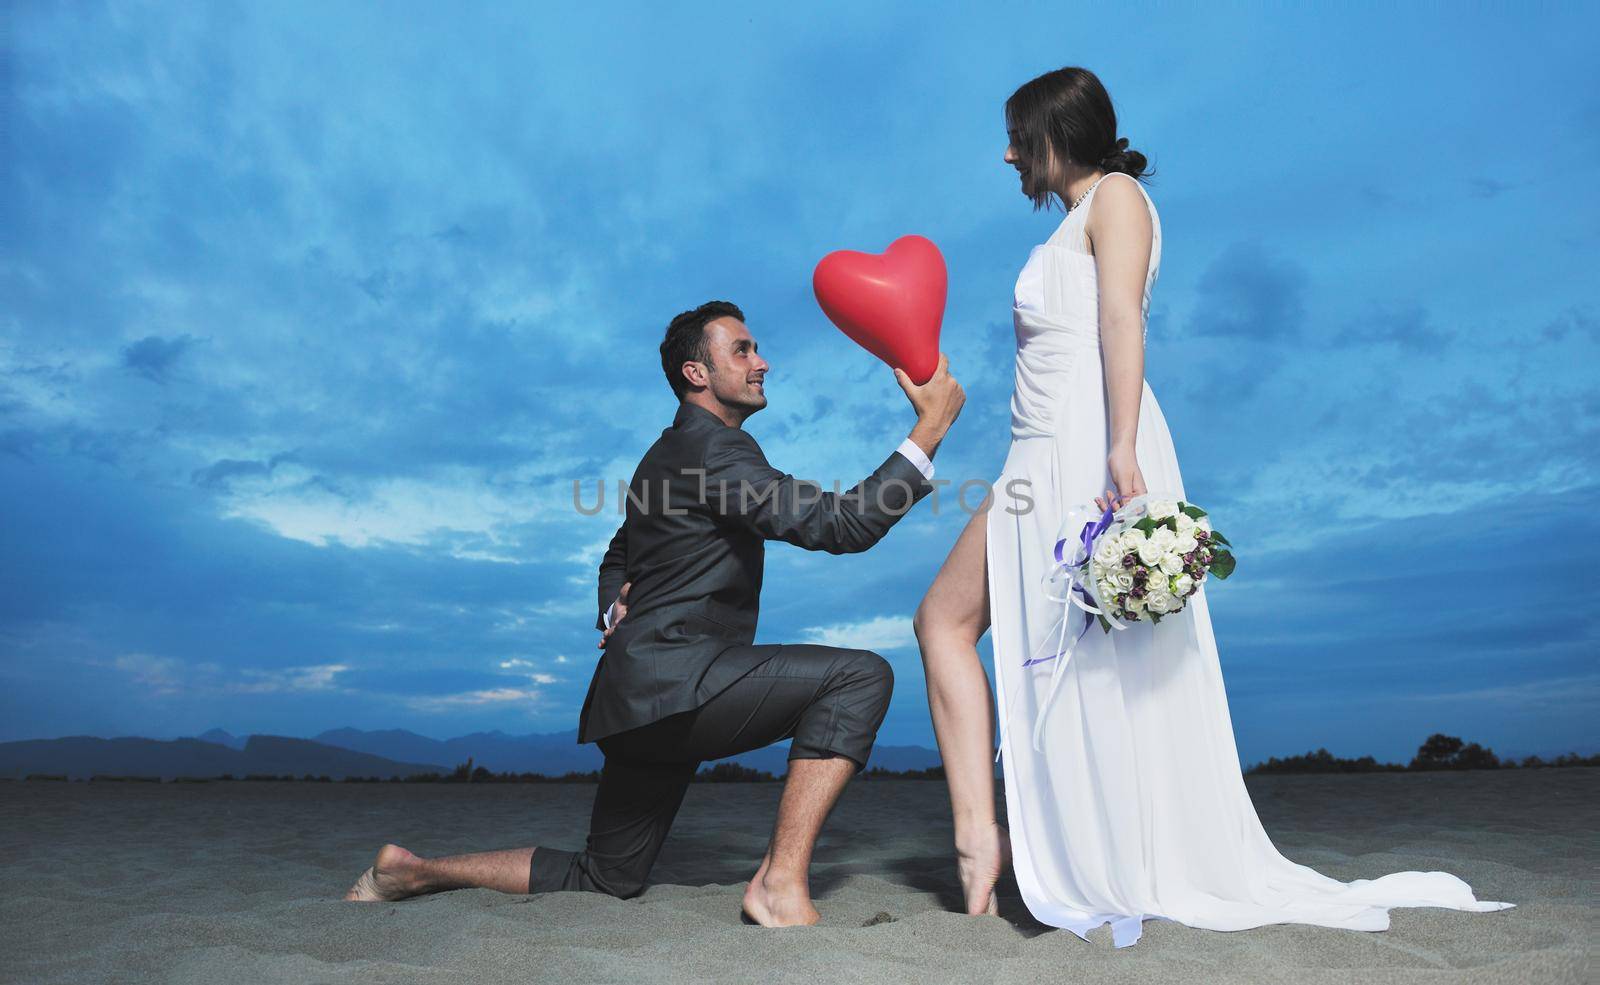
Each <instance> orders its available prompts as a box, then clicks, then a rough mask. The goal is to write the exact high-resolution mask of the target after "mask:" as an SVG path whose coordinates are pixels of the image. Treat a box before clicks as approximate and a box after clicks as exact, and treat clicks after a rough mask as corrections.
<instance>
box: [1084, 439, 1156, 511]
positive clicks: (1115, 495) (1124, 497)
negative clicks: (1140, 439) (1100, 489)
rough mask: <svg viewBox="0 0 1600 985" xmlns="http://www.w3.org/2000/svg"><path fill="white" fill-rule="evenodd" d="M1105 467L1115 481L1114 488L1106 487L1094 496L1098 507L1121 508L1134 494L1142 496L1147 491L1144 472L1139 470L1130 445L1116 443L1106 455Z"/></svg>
mask: <svg viewBox="0 0 1600 985" xmlns="http://www.w3.org/2000/svg"><path fill="white" fill-rule="evenodd" d="M1106 468H1107V469H1108V470H1110V472H1111V481H1112V482H1114V483H1116V485H1117V488H1116V489H1107V490H1106V491H1105V494H1104V495H1103V496H1096V497H1095V498H1094V505H1096V506H1098V507H1099V508H1100V509H1102V510H1103V509H1105V508H1106V507H1108V506H1109V507H1110V508H1111V509H1114V510H1115V509H1121V508H1122V506H1123V504H1125V503H1127V502H1128V500H1130V499H1132V498H1133V497H1135V496H1143V495H1144V494H1145V493H1147V492H1149V490H1148V489H1146V488H1145V487H1144V473H1143V472H1140V471H1139V459H1138V457H1137V456H1136V455H1134V453H1133V446H1132V445H1117V446H1115V447H1113V448H1112V449H1111V454H1110V455H1107V456H1106Z"/></svg>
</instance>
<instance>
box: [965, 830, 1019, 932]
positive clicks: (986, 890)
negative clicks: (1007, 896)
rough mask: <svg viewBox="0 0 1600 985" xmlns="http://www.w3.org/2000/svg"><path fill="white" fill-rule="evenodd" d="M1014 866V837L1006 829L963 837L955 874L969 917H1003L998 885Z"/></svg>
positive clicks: (982, 831) (980, 831) (985, 831)
mask: <svg viewBox="0 0 1600 985" xmlns="http://www.w3.org/2000/svg"><path fill="white" fill-rule="evenodd" d="M1010 864H1011V836H1010V835H1009V834H1008V833H1007V832H1006V829H1005V828H1002V827H1000V825H998V824H991V825H988V826H986V827H985V828H983V829H981V830H979V831H978V832H976V833H974V834H972V835H963V836H962V838H961V839H959V840H958V842H957V844H956V871H957V873H958V874H959V875H960V876H961V891H962V893H963V895H965V896H966V902H967V913H969V914H971V915H972V916H981V915H985V914H987V915H988V916H991V917H993V916H999V915H1000V901H999V899H998V898H997V897H996V896H995V891H994V887H995V883H997V882H999V881H1000V873H1001V872H1003V871H1005V867H1006V866H1007V865H1010Z"/></svg>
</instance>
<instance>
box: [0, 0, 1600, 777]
mask: <svg viewBox="0 0 1600 985" xmlns="http://www.w3.org/2000/svg"><path fill="white" fill-rule="evenodd" d="M564 6H568V7H572V8H574V9H568V10H561V9H557V6H556V5H539V6H538V7H535V6H534V5H525V9H523V10H521V11H520V12H513V11H511V10H509V9H507V8H506V7H503V6H501V5H489V4H481V5H475V4H458V5H449V6H448V7H441V6H439V5H424V4H383V5H376V4H374V5H356V4H335V5H325V4H323V5H310V4H306V5H292V4H270V5H224V4H211V5H204V6H202V5H182V6H181V7H172V6H171V5H150V6H140V5H123V4H114V5H107V6H85V5H72V6H66V5H46V4H31V3H29V4H19V5H12V6H10V7H9V8H8V13H7V16H8V17H9V19H10V21H11V25H10V30H9V37H8V38H7V39H6V42H5V43H6V44H7V46H8V49H9V50H8V51H7V53H6V56H7V64H8V76H7V79H6V92H5V100H6V106H5V115H6V118H7V119H8V121H9V123H8V128H7V130H8V132H7V133H6V134H5V137H4V140H5V145H4V154H5V172H6V180H5V181H4V183H3V187H0V196H3V197H4V201H3V210H4V214H5V215H6V217H7V218H6V221H5V222H4V224H3V228H0V237H3V242H4V255H3V257H0V298H3V309H0V516H3V517H4V519H3V521H0V572H3V574H0V577H3V580H4V582H3V585H0V739H15V738H25V737H38V736H53V735H64V734H98V735H119V734H145V735H157V736H177V735H183V734H194V733H196V732H199V731H201V730H203V729H206V728H208V727H211V726H215V725H220V726H223V727H225V728H228V729H230V730H232V731H235V732H249V731H261V732H277V733H282V734H310V733H314V732H316V731H320V730H322V729H325V728H331V727H336V726H344V725H353V726H357V727H363V728H385V727H404V728H410V729H413V730H415V731H419V732H423V733H425V734H430V735H435V736H446V735H453V734H460V733H463V732H469V731H476V730H485V729H494V728H499V729H504V730H506V731H512V732H528V731H556V730H561V729H569V728H572V727H574V726H575V723H576V715H577V708H578V705H579V704H580V702H581V700H582V697H583V694H584V691H585V689H586V687H587V683H588V679H589V674H590V671H591V668H592V666H593V662H594V659H595V656H596V653H597V651H596V650H595V649H594V640H595V634H594V632H593V631H592V629H591V628H590V627H591V625H592V623H593V618H594V614H593V611H592V608H593V604H594V574H595V566H596V564H597V563H598V561H599V557H600V553H601V551H602V550H603V548H604V545H605V542H606V540H607V539H608V538H609V536H610V534H611V532H612V530H613V528H614V526H615V523H616V517H615V516H614V515H613V514H611V513H610V512H607V513H604V514H602V515H599V516H592V517H591V516H583V515H581V514H579V513H577V512H575V511H574V510H573V508H572V492H571V483H572V481H573V480H574V479H579V478H586V479H593V478H595V477H609V478H611V479H613V480H614V479H615V478H616V477H622V478H626V477H627V476H628V475H629V474H630V473H631V472H632V468H633V465H634V464H635V463H636V461H637V459H638V457H639V456H640V455H641V454H642V453H643V451H644V450H645V448H646V447H648V445H649V443H650V442H651V441H652V440H653V439H654V437H655V435H656V434H657V433H659V430H660V428H662V427H664V426H666V424H667V423H668V422H669V421H670V419H671V417H672V413H673V410H674V402H673V397H672V394H671V391H670V390H669V389H668V387H667V385H666V383H665V381H664V380H663V379H662V378H661V374H660V365H659V360H658V357H657V354H656V345H657V343H658V342H659V339H660V334H661V331H662V328H663V327H664V325H665V323H666V321H667V320H668V319H669V318H670V317H671V316H672V315H673V314H674V313H676V312H678V311H680V310H683V309H685V308H688V307H691V306H693V305H694V304H696V303H698V302H700V301H702V300H705V299H708V298H712V297H726V298H731V299H733V300H735V301H737V302H738V303H739V304H741V305H742V306H743V307H744V308H745V310H746V312H747V314H748V315H749V324H750V326H751V328H752V331H753V332H754V333H755V334H756V336H757V338H758V339H759V340H760V342H761V347H762V352H763V354H764V355H766V356H767V357H768V358H769V359H770V361H771V362H772V365H773V368H772V372H771V375H770V377H769V388H768V389H769V396H770V399H771V406H770V407H769V408H768V409H767V410H766V411H764V412H763V413H761V414H760V415H758V416H757V417H756V418H754V419H752V420H751V421H750V423H749V429H750V431H751V432H752V433H753V434H754V435H756V437H757V438H758V440H760V441H761V442H762V445H763V447H764V448H765V450H766V451H767V454H768V457H769V458H770V459H772V460H773V462H774V463H775V464H777V465H778V466H779V467H781V468H784V469H786V470H788V471H790V472H794V473H796V474H799V475H802V476H806V477H812V478H817V479H823V480H831V479H833V478H839V479H841V480H843V481H844V482H845V484H847V485H848V484H849V483H850V482H852V481H854V480H855V479H857V478H859V477H860V476H862V475H864V474H866V473H867V472H868V471H870V470H871V469H872V468H873V467H874V466H876V465H877V463H878V462H880V461H881V460H882V459H883V457H884V456H885V455H886V454H888V452H889V450H890V449H892V448H893V447H894V446H895V445H896V444H897V443H898V442H899V441H900V439H901V438H902V437H904V435H905V433H906V432H907V430H908V429H909V427H910V425H911V423H912V420H911V414H910V411H909V408H908V407H907V405H906V404H905V402H904V398H903V397H902V396H901V395H900V393H899V390H898V388H897V387H896V386H895V383H894V381H893V378H892V376H891V375H890V374H889V373H888V371H887V370H886V369H884V368H883V367H882V366H881V365H880V364H878V363H876V362H875V361H873V360H872V359H871V358H870V357H868V356H867V355H866V354H864V353H863V352H861V351H860V350H858V349H856V348H855V347H854V346H853V345H852V344H851V343H849V342H848V341H847V340H846V339H845V338H844V337H843V336H842V335H840V334H839V333H838V332H837V331H835V330H834V329H833V328H832V327H831V326H830V325H829V324H828V323H827V322H826V320H825V319H824V318H823V316H822V315H821V313H820V312H819V311H818V309H817V307H816V305H815V302H814V300H813V299H812V297H811V293H810V272H811V268H812V266H813V265H814V264H815V262H816V260H817V259H818V258H820V257H821V256H822V255H823V254H824V253H826V252H828V251H829V250H833V249H839V248H855V249H869V250H877V249H881V248H882V247H883V246H884V245H886V244H887V243H888V242H889V241H890V240H892V239H894V238H895V237H897V236H899V235H902V234H904V233H908V232H917V233H921V234H923V235H926V236H928V237H930V238H932V239H933V240H934V241H935V242H937V243H938V244H939V245H940V246H941V248H942V249H943V250H944V253H945V256H946V259H947V261H948V263H949V268H950V299H949V305H948V311H947V314H946V318H945V325H944V348H945V349H946V350H947V351H948V352H949V353H950V355H951V359H952V366H953V368H954V370H955V372H956V374H957V375H958V377H959V378H960V379H961V380H962V382H963V383H964V384H965V385H966V388H967V392H968V404H967V408H966V410H965V412H964V413H963V415H962V418H961V420H960V422H959V423H958V424H957V427H956V430H955V431H954V432H953V433H952V435H951V437H950V438H949V440H948V441H947V442H946V443H945V446H944V447H943V448H942V449H941V451H940V453H939V457H938V460H937V465H938V468H939V474H940V475H941V477H946V478H950V479H953V480H955V481H956V482H960V481H964V480H966V479H983V480H988V479H992V478H993V477H994V476H995V475H997V474H998V472H999V468H1000V465H1001V463H1002V461H1003V460H1004V456H1005V451H1006V443H1007V441H1008V419H1009V418H1008V400H1009V392H1010V385H1011V372H1012V354H1013V342H1012V337H1011V323H1010V310H1009V309H1010V292H1011V288H1012V284H1013V281H1014V279H1015V277H1016V273H1017V270H1018V269H1019V267H1020V265H1021V263H1022V261H1023V260H1024V259H1025V258H1026V256H1027V253H1028V250H1029V248H1030V247H1031V246H1032V245H1033V244H1034V243H1037V242H1039V241H1041V240H1043V239H1044V238H1045V237H1046V236H1048V235H1049V233H1050V232H1051V231H1052V230H1053V228H1054V227H1055V224H1056V223H1057V222H1058V221H1059V219H1060V216H1059V214H1054V215H1051V214H1036V213H1034V212H1033V211H1032V210H1031V209H1030V207H1029V205H1028V203H1027V201H1026V200H1025V199H1024V198H1023V197H1022V196H1021V195H1020V194H1019V193H1018V191H1017V185H1016V180H1015V176H1014V173H1013V172H1012V171H1011V169H1010V168H1009V167H1007V166H1006V165H1004V164H1003V163H1002V161H1001V153H1002V152H1003V150H1004V145H1005V133H1004V126H1003V121H1002V116H1001V107H1002V105H1003V103H1004V101H1005V98H1006V97H1007V96H1008V95H1009V94H1010V92H1011V91H1012V90H1013V89H1014V88H1015V87H1016V86H1017V85H1019V84H1021V83H1022V82H1024V81H1026V80H1027V79H1029V78H1031V77H1033V76H1034V75H1037V74H1038V73H1040V72H1043V71H1047V70H1049V69H1052V68H1056V67H1059V66H1061V65H1068V64H1081V65H1086V66H1089V67H1091V68H1093V69H1094V70H1095V71H1096V72H1097V73H1099V74H1100V76H1101V78H1102V79H1103V80H1104V81H1105V82H1106V84H1107V86H1108V88H1109V89H1110V91H1111V93H1112V96H1113V98H1114V99H1115V101H1116V103H1117V108H1118V112H1119V116H1120V122H1121V132H1122V133H1123V134H1124V135H1126V136H1128V137H1129V139H1130V141H1131V142H1132V144H1133V146H1135V147H1137V148H1140V149H1141V150H1143V151H1145V153H1146V154H1148V155H1149V156H1150V157H1151V159H1152V160H1153V161H1154V163H1155V166H1156V169H1157V174H1156V178H1155V180H1154V181H1153V183H1152V184H1151V185H1150V186H1149V188H1150V192H1151V194H1152V196H1153V198H1154V200H1155V202H1156V204H1157V206H1158V207H1159V208H1160V210H1161V217H1162V224H1163V231H1164V256H1163V263H1162V272H1161V278H1160V282H1159V283H1158V284H1157V286H1156V290H1155V296H1154V300H1153V303H1152V312H1151V323H1150V337H1149V351H1148V354H1147V362H1148V365H1147V374H1148V377H1149V379H1150V381H1151V385H1152V388H1153V389H1154V390H1155V392H1156V394H1157V396H1158V399H1159V400H1160V401H1161V403H1162V406H1163V409H1164V411H1165V413H1166V416H1167V419H1168V421H1169V423H1170V424H1171V427H1172V430H1173V432H1174V437H1175V441H1176V443H1177V446H1178V454H1179V458H1180V461H1181V462H1182V465H1183V469H1184V477H1185V483H1186V485H1187V487H1188V490H1189V493H1190V495H1191V496H1192V497H1193V498H1194V499H1195V500H1196V501H1198V502H1201V503H1202V504H1204V505H1205V506H1207V507H1208V508H1209V509H1211V510H1212V511H1213V513H1214V515H1215V517H1216V519H1217V521H1218V524H1219V526H1221V527H1222V528H1223V529H1224V530H1226V531H1227V532H1228V534H1229V535H1230V537H1231V538H1232V539H1233V541H1234V542H1235V544H1236V545H1237V546H1238V549H1239V554H1240V558H1241V561H1240V568H1239V572H1238V574H1237V575H1236V576H1235V577H1234V578H1233V579H1231V580H1229V581H1228V582H1227V583H1226V584H1221V585H1218V586H1216V587H1215V588H1214V590H1212V591H1211V592H1210V593H1209V594H1210V598H1211V601H1212V612H1213V616H1214V621H1215V627H1216V632H1217V637H1218V641H1219V645H1220V649H1221V655H1222V662H1223V668H1224V672H1225V675H1226V679H1227V683H1228V689H1229V695H1230V699H1231V711H1232V716H1233V722H1234V726H1235V729H1236V730H1237V733H1238V736H1239V742H1240V747H1241V754H1242V755H1243V757H1244V758H1245V759H1247V760H1256V759H1260V758H1264V757H1265V756H1268V755H1272V754H1287V753H1294V752H1299V751H1303V750H1305V749H1307V748H1311V747H1315V746H1326V747H1328V748H1330V749H1332V750H1334V751H1335V752H1338V753H1341V754H1364V753H1373V754H1376V755H1378V756H1380V757H1394V758H1399V757H1404V756H1407V755H1409V753H1410V752H1411V751H1412V750H1413V749H1414V748H1415V746H1416V745H1417V744H1418V743H1419V742H1420V741H1421V739H1422V738H1423V737H1425V736H1426V735H1427V734H1429V733H1430V732H1434V731H1447V732H1451V733H1454V734H1459V735H1463V736H1465V737H1467V738H1469V739H1472V740H1476V741H1480V742H1485V743H1487V744H1490V745H1492V746H1494V747H1495V748H1496V749H1500V750H1502V751H1510V752H1517V753H1526V752H1552V751H1564V750H1567V749H1572V748H1579V749H1585V750H1590V749H1593V748H1595V746H1596V741H1595V739H1596V734H1595V729H1594V726H1593V722H1594V721H1596V720H1597V712H1600V666H1597V660H1596V657H1597V654H1600V619H1597V612H1600V603H1597V596H1596V592H1595V589H1594V588H1593V587H1592V583H1593V578H1592V576H1590V575H1587V574H1585V573H1584V572H1585V571H1586V570H1587V566H1588V564H1589V563H1592V555H1591V550H1590V548H1591V546H1592V545H1593V544H1594V543H1595V542H1596V537H1597V536H1600V522H1597V521H1596V518H1595V509H1596V506H1597V505H1600V504H1597V500H1600V496H1597V492H1600V451H1597V448H1600V435H1597V431H1600V428H1597V423H1596V422H1597V418H1600V395H1597V391H1596V371H1595V369H1594V367H1595V365H1597V362H1596V360H1597V357H1600V298H1597V296H1596V292H1595V288H1594V280H1593V269H1594V267H1595V266H1596V261H1597V259H1600V193H1597V191H1596V184H1597V181H1600V68H1597V66H1600V58H1596V57H1595V56H1596V51H1595V48H1594V43H1593V40H1592V39H1593V37H1594V36H1595V35H1596V34H1597V33H1600V17H1597V16H1596V14H1595V12H1594V11H1593V9H1592V8H1591V9H1584V8H1582V7H1579V6H1577V5H1573V6H1570V7H1566V8H1562V7H1559V6H1542V7H1540V8H1539V13H1538V14H1537V15H1533V14H1519V13H1518V12H1517V9H1516V8H1511V7H1507V6H1505V5H1494V6H1491V7H1483V8H1470V7H1465V6H1450V7H1446V6H1439V5H1427V6H1426V7H1422V6H1419V7H1415V8H1412V9H1410V10H1407V9H1405V8H1399V9H1397V8H1394V7H1392V6H1387V5H1373V6H1371V7H1362V6H1359V5H1355V6H1345V5H1341V6H1340V7H1339V8H1338V10H1337V12H1335V11H1333V10H1332V9H1331V8H1329V9H1324V10H1316V9H1306V10H1293V9H1279V8H1278V7H1277V5H1274V8H1273V9H1270V10H1269V9H1267V8H1265V7H1258V6H1257V5H1223V6H1221V7H1218V6H1217V5H1205V6H1203V7H1202V6H1198V5H1197V6H1194V7H1187V8H1186V7H1182V6H1178V5H1171V4H1161V5H1156V6H1150V7H1145V8H1131V7H1127V6H1124V5H1118V6H1116V7H1111V6H1103V5H1092V6H1090V5H1072V6H1069V5H1049V6H1028V5H1023V4H1008V5H985V6H983V7H981V8H980V7H979V6H978V5H971V7H970V8H967V9H959V8H956V7H955V6H953V5H952V6H951V7H950V8H949V9H948V10H944V11H938V10H933V9H931V8H928V7H926V5H916V6H912V5H904V6H883V5H874V6H870V7H869V6H864V5H860V4H832V5H828V4H824V5H806V6H805V7H803V8H796V9H794V10H789V11H785V12H781V13H780V12H763V11H760V10H758V9H755V8H752V7H751V5H731V4H730V5H723V6H715V7H714V6H694V7H686V8H684V9H682V10H676V11H671V12H669V11H666V10H664V9H663V7H662V5H646V4H633V5H604V4H602V5H588V6H586V7H585V8H584V9H583V10H582V11H579V10H576V9H575V7H576V5H564ZM965 518H966V517H965V515H964V514H963V513H962V512H961V511H960V510H952V509H948V508H947V509H945V510H943V511H941V513H940V514H939V515H937V516H935V515H933V514H932V512H931V511H930V510H927V509H925V508H924V509H920V510H919V511H918V512H917V513H915V514H914V515H912V516H911V517H909V518H907V519H906V520H905V521H903V522H902V523H901V524H900V525H899V526H897V527H896V529H895V530H894V532H893V533H892V534H891V535H890V537H889V538H888V539H887V540H885V541H884V542H883V544H881V545H880V546H879V547H878V548H877V549H875V550H873V551H871V552H869V553H867V554H863V555H856V556H849V557H832V556H828V555H811V554H806V553H804V552H802V551H799V550H797V549H794V548H791V547H789V546H787V545H782V544H775V545H772V546H771V547H770V548H769V551H768V561H767V578H766V589H765V594H764V599H763V611H762V623H761V630H760V635H759V638H760V639H762V640H766V641H781V640H829V641H843V642H849V643H852V644H854V645H864V646H870V647H872V648H875V649H878V650H879V651H880V652H882V653H883V654H884V655H885V656H887V657H889V658H890V659H891V661H892V662H893V663H894V664H895V666H896V670H897V675H896V676H897V682H898V684H897V692H896V696H895V700H894V703H893V705H892V707H891V710H890V715H889V718H888V721H887V722H886V724H885V728H884V731H883V733H882V735H881V741H886V742H895V743H908V742H918V743H924V744H931V742H932V735H931V731H930V728H929V726H928V717H927V708H926V703H925V702H926V698H925V692H924V690H923V687H922V675H921V669H920V662H919V660H918V657H917V653H916V649H915V646H914V644H913V641H912V638H911V634H910V614H911V612H912V611H913V609H914V608H915V605H916V602H917V600H918V599H919V598H920V596H921V593H922V592H923V591H924V590H925V589H926V587H927V585H928V584H929V582H930V581H931V580H932V577H933V573H934V571H935V570H936V568H937V566H938V564H939V563H940V561H941V560H942V559H943V557H944V555H945V553H946V552H947V551H948V549H949V547H950V544H951V543H952V541H953V540H954V538H955V535H956V533H957V532H958V530H959V529H960V526H961V524H962V522H963V521H964V520H965ZM984 654H985V659H986V660H987V659H988V656H989V654H988V644H987V641H986V642H985V644H984Z"/></svg>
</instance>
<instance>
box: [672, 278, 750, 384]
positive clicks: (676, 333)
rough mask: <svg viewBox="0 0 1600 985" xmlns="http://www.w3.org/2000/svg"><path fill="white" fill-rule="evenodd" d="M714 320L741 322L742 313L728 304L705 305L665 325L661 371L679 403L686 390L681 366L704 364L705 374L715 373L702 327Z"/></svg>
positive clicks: (710, 302)
mask: <svg viewBox="0 0 1600 985" xmlns="http://www.w3.org/2000/svg"><path fill="white" fill-rule="evenodd" d="M718 318H737V319H739V320H740V321H744V312H742V311H740V310H739V306H738V305H736V304H734V303H733V302H732V301H707V302H706V303H705V304H702V305H701V306H700V307H698V308H696V309H694V310H693V311H685V312H683V313H682V314H680V315H678V316H677V317H675V318H673V319H672V322H671V324H669V325H667V337H666V338H664V339H662V340H661V369H662V372H664V373H666V374H667V383H669V384H670V385H671V386H672V392H673V393H675V394H677V395H678V399H679V400H680V401H681V400H683V395H684V394H685V393H687V392H688V390H689V381H688V380H686V379H684V378H683V364H684V363H691V362H693V363H704V364H705V366H706V371H707V372H714V371H715V368H714V367H713V365H712V363H711V350H710V349H709V348H707V347H706V323H707V322H711V321H715V320H716V319H718Z"/></svg>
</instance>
